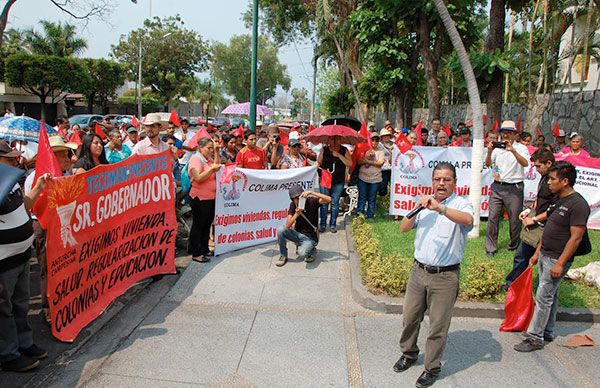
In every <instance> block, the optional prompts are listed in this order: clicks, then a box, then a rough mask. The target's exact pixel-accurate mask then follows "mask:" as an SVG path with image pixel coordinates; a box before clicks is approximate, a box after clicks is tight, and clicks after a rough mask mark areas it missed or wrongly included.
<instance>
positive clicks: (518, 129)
mask: <svg viewBox="0 0 600 388" xmlns="http://www.w3.org/2000/svg"><path fill="white" fill-rule="evenodd" d="M521 120H522V117H521V115H519V120H517V125H516V126H515V127H516V128H517V132H521Z"/></svg>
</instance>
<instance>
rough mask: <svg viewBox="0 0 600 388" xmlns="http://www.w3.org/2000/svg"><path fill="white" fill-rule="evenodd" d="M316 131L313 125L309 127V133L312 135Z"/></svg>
mask: <svg viewBox="0 0 600 388" xmlns="http://www.w3.org/2000/svg"><path fill="white" fill-rule="evenodd" d="M314 130H315V126H314V125H312V124H311V125H309V126H308V133H311V132H312V131H314Z"/></svg>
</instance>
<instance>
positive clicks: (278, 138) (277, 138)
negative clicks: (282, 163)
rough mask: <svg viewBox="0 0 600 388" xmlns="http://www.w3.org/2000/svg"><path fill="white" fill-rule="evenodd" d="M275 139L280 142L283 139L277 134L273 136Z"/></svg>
mask: <svg viewBox="0 0 600 388" xmlns="http://www.w3.org/2000/svg"><path fill="white" fill-rule="evenodd" d="M273 139H275V141H276V142H278V143H279V141H280V140H281V137H280V136H279V135H275V136H273Z"/></svg>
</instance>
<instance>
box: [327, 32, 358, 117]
mask: <svg viewBox="0 0 600 388" xmlns="http://www.w3.org/2000/svg"><path fill="white" fill-rule="evenodd" d="M331 36H332V38H333V42H334V44H335V48H336V49H337V52H338V55H339V57H340V60H341V62H342V63H341V65H342V67H343V69H342V70H343V71H344V73H348V75H349V76H350V87H351V88H352V94H354V99H355V100H356V101H355V102H356V109H357V110H358V119H359V120H360V121H364V120H365V118H364V117H365V115H364V113H363V111H362V104H361V103H360V97H359V96H358V91H357V90H356V86H355V85H354V82H352V74H351V73H350V70H349V69H348V66H347V64H346V61H345V60H344V58H345V57H344V53H343V51H342V47H341V46H340V43H339V42H338V39H337V37H336V36H335V31H333V33H332V34H331Z"/></svg>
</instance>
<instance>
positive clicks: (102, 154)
mask: <svg viewBox="0 0 600 388" xmlns="http://www.w3.org/2000/svg"><path fill="white" fill-rule="evenodd" d="M82 142H83V143H82V145H81V151H80V152H79V158H78V159H77V162H76V163H75V166H73V167H74V168H75V174H83V173H84V172H86V171H89V170H91V169H92V168H94V167H96V166H98V165H100V164H108V160H107V159H106V151H105V150H104V143H102V138H101V137H100V136H99V135H97V134H95V133H90V134H88V135H85V136H84V138H83V140H82Z"/></svg>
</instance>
